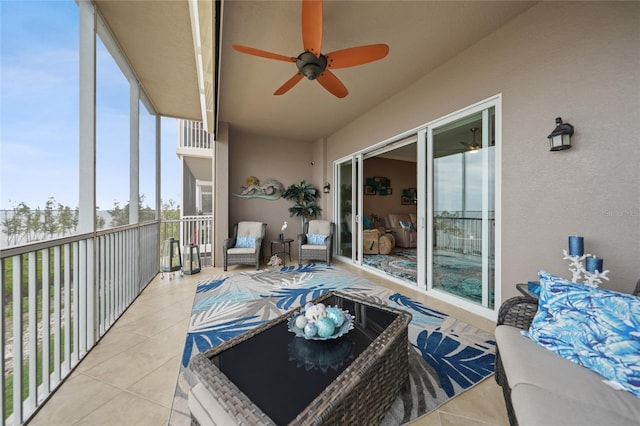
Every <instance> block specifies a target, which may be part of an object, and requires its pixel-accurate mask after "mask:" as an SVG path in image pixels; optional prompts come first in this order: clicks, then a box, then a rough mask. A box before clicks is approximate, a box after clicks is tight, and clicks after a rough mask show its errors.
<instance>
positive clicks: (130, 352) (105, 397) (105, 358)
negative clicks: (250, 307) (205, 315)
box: [30, 264, 509, 426]
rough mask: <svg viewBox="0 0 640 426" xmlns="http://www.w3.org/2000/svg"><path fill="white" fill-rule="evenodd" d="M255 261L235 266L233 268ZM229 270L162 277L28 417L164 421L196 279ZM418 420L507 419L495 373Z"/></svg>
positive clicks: (477, 322)
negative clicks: (170, 278)
mask: <svg viewBox="0 0 640 426" xmlns="http://www.w3.org/2000/svg"><path fill="white" fill-rule="evenodd" d="M339 265H340V266H342V267H344V268H345V269H348V270H350V271H351V272H354V273H356V274H359V275H363V276H365V277H366V278H367V279H369V280H371V281H373V282H377V283H379V284H382V285H385V286H387V287H389V288H392V289H394V290H397V291H401V292H402V293H403V294H406V295H408V296H410V297H412V298H414V299H416V300H419V301H422V302H425V303H427V304H429V306H431V307H433V308H435V309H439V310H441V311H443V312H446V313H447V314H449V315H452V316H455V317H456V318H458V319H460V320H463V321H466V322H468V323H470V324H473V325H474V326H476V327H478V328H482V329H484V330H488V331H491V332H493V329H494V327H495V324H494V323H492V322H491V321H489V320H487V319H484V318H481V317H478V316H475V315H472V314H470V313H468V312H466V311H463V310H461V309H459V308H456V307H454V306H451V305H449V304H446V303H443V302H440V301H438V300H435V299H432V298H431V297H427V296H425V295H424V294H421V293H418V292H415V291H412V290H411V289H409V288H407V287H404V286H401V285H398V284H395V283H392V282H389V281H387V280H384V279H382V278H380V277H377V276H375V275H372V274H368V273H367V272H365V271H362V270H360V269H357V268H354V267H352V266H349V265H344V264H339ZM250 269H252V268H251V267H243V266H233V267H230V268H229V273H233V272H234V271H242V270H250ZM221 273H223V271H222V268H205V269H203V271H202V272H201V273H200V274H196V275H192V276H188V275H185V276H183V277H178V278H177V279H173V280H168V279H167V278H166V277H165V279H164V280H161V279H160V276H158V277H156V278H155V279H154V280H153V282H152V283H151V284H149V286H148V287H147V288H146V289H145V290H144V292H143V293H142V294H141V295H140V297H138V299H137V300H136V301H135V302H134V303H133V305H132V306H131V307H130V308H129V309H128V310H127V311H126V312H125V313H124V314H123V315H122V317H121V318H120V319H119V320H118V322H117V323H116V324H115V325H114V326H113V327H112V328H111V330H110V331H109V332H108V333H107V334H106V335H105V336H104V337H103V339H102V340H101V341H100V343H98V345H97V346H96V347H95V348H94V349H93V350H92V351H91V352H90V353H89V354H88V355H87V356H86V357H85V359H84V360H83V361H82V362H81V363H80V365H79V366H78V368H77V369H76V370H75V371H74V372H73V373H72V374H71V376H70V377H69V378H68V379H67V381H66V382H65V383H64V384H63V385H62V386H61V388H60V389H59V390H58V391H57V392H56V393H55V394H54V395H53V396H52V397H51V399H50V400H49V401H48V402H47V403H46V404H45V405H44V407H43V408H42V409H41V410H40V411H39V412H38V413H37V414H36V416H35V417H34V418H33V420H32V421H31V423H30V425H34V426H35V425H47V426H51V425H166V424H167V422H168V419H169V412H170V409H171V401H172V399H173V392H174V388H175V383H176V379H177V376H178V371H179V368H180V357H181V355H182V349H183V345H184V339H185V335H186V330H187V324H188V318H189V313H190V312H191V305H192V302H193V296H194V292H195V288H196V285H197V282H198V281H199V280H202V279H205V278H207V277H209V276H213V275H217V274H221ZM414 424H415V425H433V426H454V425H470V426H473V425H478V426H480V425H485V426H486V425H508V424H509V422H508V420H507V413H506V409H505V406H504V401H503V399H502V391H501V389H500V388H499V387H498V385H497V384H496V383H495V381H494V379H493V377H490V378H489V379H487V380H485V381H484V382H482V383H480V384H479V385H477V386H476V387H474V388H472V389H470V390H469V391H467V392H465V393H463V394H462V395H460V396H458V397H456V398H454V399H452V400H451V401H449V402H447V403H446V404H444V405H442V406H441V407H440V408H439V409H438V410H436V411H434V412H432V413H430V414H428V415H427V416H424V417H423V418H421V419H419V420H418V421H416V422H415V423H414Z"/></svg>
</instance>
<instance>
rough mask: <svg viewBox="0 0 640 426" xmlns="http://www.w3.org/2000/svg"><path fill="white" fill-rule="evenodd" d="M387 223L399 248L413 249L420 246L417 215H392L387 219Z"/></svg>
mask: <svg viewBox="0 0 640 426" xmlns="http://www.w3.org/2000/svg"><path fill="white" fill-rule="evenodd" d="M385 221H386V225H387V229H389V230H390V231H391V232H392V233H393V236H394V237H395V239H396V245H397V246H398V247H404V248H412V247H416V246H417V245H418V232H417V231H416V229H417V226H416V225H417V224H416V215H415V214H413V213H411V214H390V215H388V216H387V217H386V218H385Z"/></svg>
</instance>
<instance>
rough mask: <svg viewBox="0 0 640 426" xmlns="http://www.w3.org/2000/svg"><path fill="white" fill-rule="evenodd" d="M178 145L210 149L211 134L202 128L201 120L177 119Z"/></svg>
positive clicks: (180, 146)
mask: <svg viewBox="0 0 640 426" xmlns="http://www.w3.org/2000/svg"><path fill="white" fill-rule="evenodd" d="M178 132H179V137H178V147H179V148H199V149H211V135H210V134H209V133H208V132H207V131H206V130H204V127H203V125H202V122H200V121H191V120H178Z"/></svg>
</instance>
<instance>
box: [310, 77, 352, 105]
mask: <svg viewBox="0 0 640 426" xmlns="http://www.w3.org/2000/svg"><path fill="white" fill-rule="evenodd" d="M316 80H317V81H318V83H320V84H321V85H322V87H324V88H325V89H327V90H328V91H329V92H330V93H331V94H333V95H334V96H337V97H338V98H341V99H342V98H344V97H345V96H347V95H348V94H349V90H347V88H346V87H345V85H344V84H342V82H341V81H340V80H339V79H338V77H336V76H335V74H334V73H332V72H331V71H329V70H324V72H323V73H322V74H320V76H318V78H317V79H316Z"/></svg>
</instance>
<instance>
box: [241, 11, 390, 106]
mask: <svg viewBox="0 0 640 426" xmlns="http://www.w3.org/2000/svg"><path fill="white" fill-rule="evenodd" d="M302 44H303V46H304V52H302V53H301V54H300V55H298V56H297V57H295V58H294V57H290V56H284V55H279V54H277V53H272V52H267V51H265V50H260V49H256V48H253V47H247V46H241V45H238V44H234V45H232V46H231V47H233V48H234V49H235V50H237V51H238V52H242V53H247V54H249V55H254V56H260V57H263V58H267V59H275V60H277V61H284V62H295V63H296V67H298V72H296V74H295V75H294V76H293V77H291V78H290V79H289V80H287V81H286V82H285V83H284V84H283V85H282V86H280V88H278V90H276V91H275V92H274V95H282V94H284V93H287V92H288V91H289V90H290V89H291V88H292V87H293V86H295V85H296V84H298V82H300V80H302V77H307V78H308V79H309V80H317V81H318V83H320V85H321V86H322V87H324V88H325V89H326V90H328V91H329V92H330V93H332V94H333V95H335V96H337V97H338V98H344V97H345V96H347V95H348V94H349V90H347V88H346V87H345V85H344V84H342V82H341V81H340V80H339V79H338V77H336V76H335V74H333V73H332V72H331V71H330V70H331V69H338V68H348V67H353V66H356V65H362V64H366V63H368V62H373V61H377V60H378V59H382V58H384V57H385V56H387V54H388V53H389V46H387V45H386V44H370V45H366V46H358V47H351V48H348V49H341V50H336V51H334V52H331V53H327V54H323V53H321V52H322V0H302Z"/></svg>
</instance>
